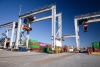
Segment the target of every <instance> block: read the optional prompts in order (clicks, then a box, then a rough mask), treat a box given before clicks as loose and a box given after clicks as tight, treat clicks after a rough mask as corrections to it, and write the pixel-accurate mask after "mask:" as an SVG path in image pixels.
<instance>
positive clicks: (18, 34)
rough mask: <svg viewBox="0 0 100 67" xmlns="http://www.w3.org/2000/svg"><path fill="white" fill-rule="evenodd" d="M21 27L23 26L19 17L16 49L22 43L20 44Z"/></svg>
mask: <svg viewBox="0 0 100 67" xmlns="http://www.w3.org/2000/svg"><path fill="white" fill-rule="evenodd" d="M20 28H21V18H19V22H18V28H17V35H16V43H15V45H16V49H18V45H20V44H19V36H20Z"/></svg>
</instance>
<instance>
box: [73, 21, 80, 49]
mask: <svg viewBox="0 0 100 67" xmlns="http://www.w3.org/2000/svg"><path fill="white" fill-rule="evenodd" d="M74 25H75V35H76V48H77V50H79V48H80V41H79V26H78V22H77V19H74Z"/></svg>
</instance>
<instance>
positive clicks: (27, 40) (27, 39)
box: [26, 23, 30, 49]
mask: <svg viewBox="0 0 100 67" xmlns="http://www.w3.org/2000/svg"><path fill="white" fill-rule="evenodd" d="M28 27H30V23H28ZM29 32H30V31H27V38H26V47H27V49H28V42H29Z"/></svg>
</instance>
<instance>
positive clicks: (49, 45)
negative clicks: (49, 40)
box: [46, 44, 52, 53]
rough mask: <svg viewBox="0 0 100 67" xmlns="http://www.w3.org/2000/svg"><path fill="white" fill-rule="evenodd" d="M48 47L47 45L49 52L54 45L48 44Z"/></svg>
mask: <svg viewBox="0 0 100 67" xmlns="http://www.w3.org/2000/svg"><path fill="white" fill-rule="evenodd" d="M46 47H47V53H49V52H50V51H51V50H52V45H51V44H46Z"/></svg>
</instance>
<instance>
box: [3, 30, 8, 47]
mask: <svg viewBox="0 0 100 67" xmlns="http://www.w3.org/2000/svg"><path fill="white" fill-rule="evenodd" d="M6 37H8V29H7V30H6ZM4 48H6V38H5V42H4Z"/></svg>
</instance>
